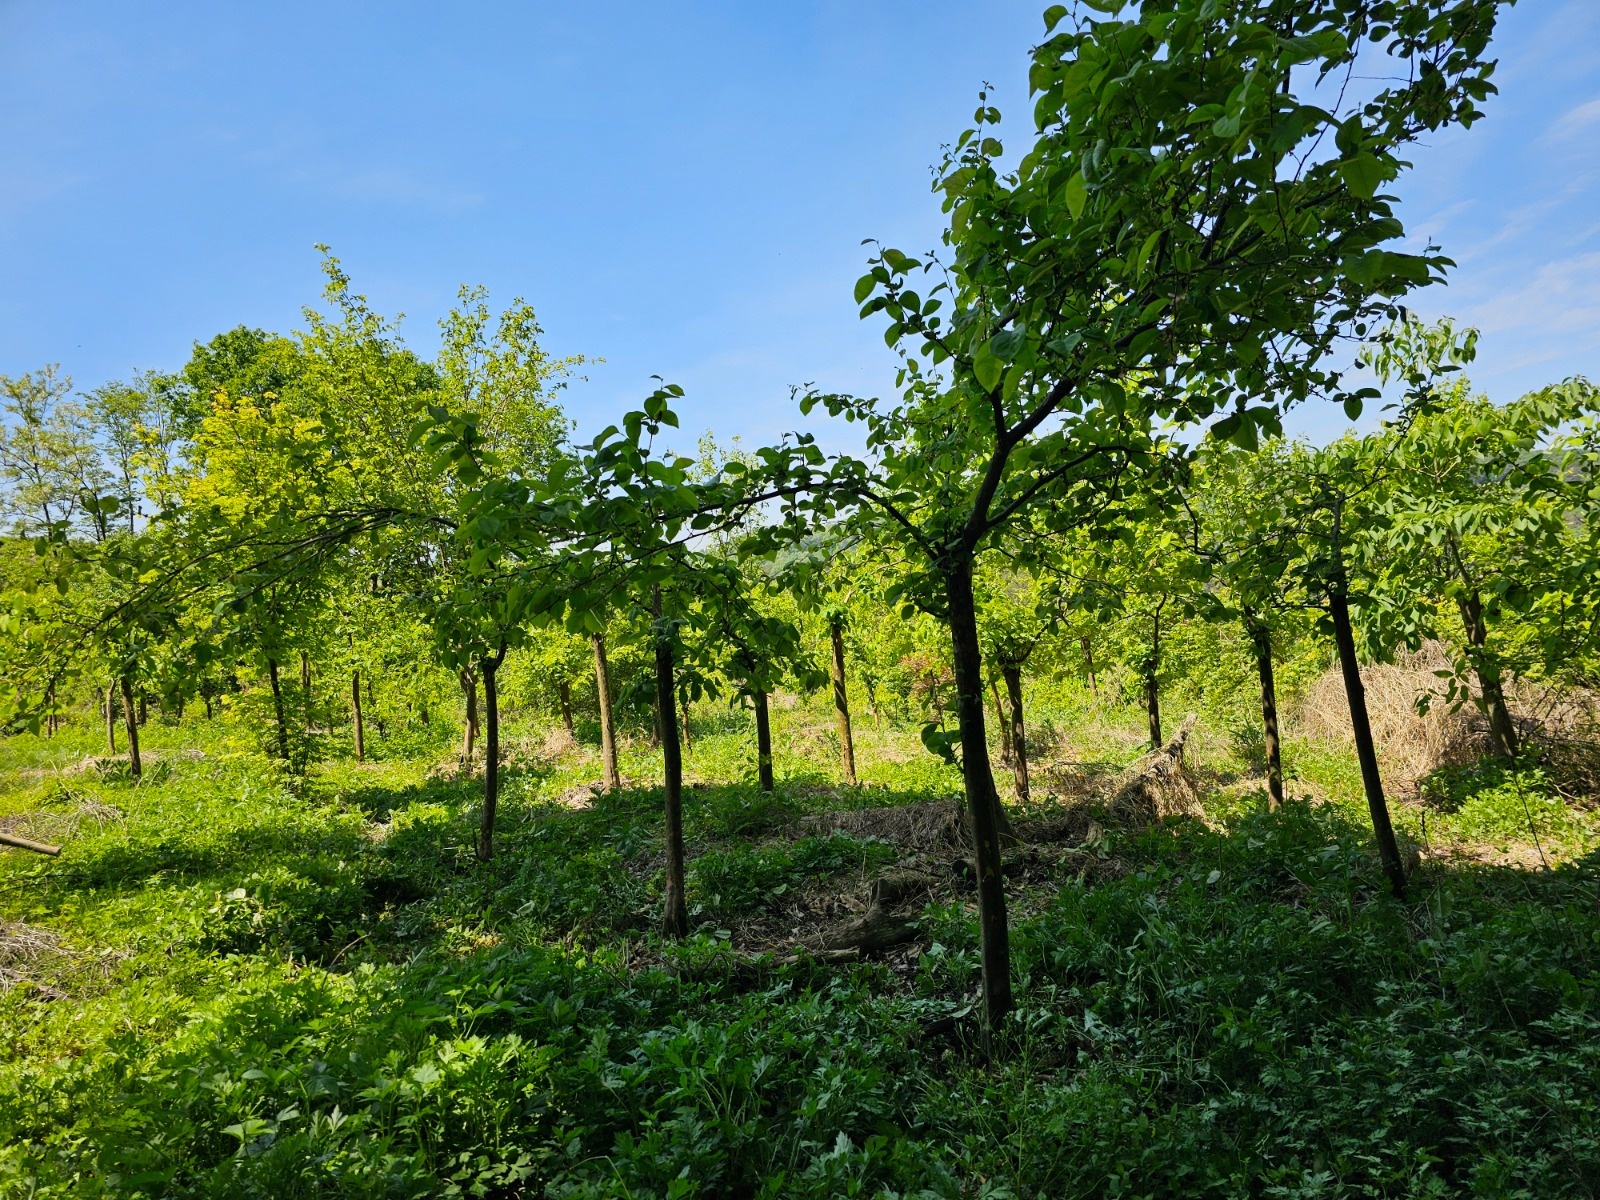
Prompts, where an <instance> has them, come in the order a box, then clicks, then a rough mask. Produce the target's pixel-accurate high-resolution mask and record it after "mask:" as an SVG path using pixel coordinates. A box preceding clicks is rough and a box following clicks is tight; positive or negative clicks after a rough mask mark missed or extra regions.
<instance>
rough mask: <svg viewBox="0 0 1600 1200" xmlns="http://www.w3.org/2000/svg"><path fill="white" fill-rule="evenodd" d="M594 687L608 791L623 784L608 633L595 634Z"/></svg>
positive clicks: (601, 756)
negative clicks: (607, 654) (608, 649)
mask: <svg viewBox="0 0 1600 1200" xmlns="http://www.w3.org/2000/svg"><path fill="white" fill-rule="evenodd" d="M593 641H594V687H595V693H596V694H597V695H598V697H599V700H600V767H601V770H602V771H603V772H604V773H605V786H606V791H608V792H613V791H616V789H617V788H619V787H621V786H622V775H621V773H620V772H619V771H618V770H617V725H616V717H615V715H614V713H613V711H612V708H611V667H610V664H608V663H607V662H606V635H605V634H603V633H597V634H595V635H594V638H593Z"/></svg>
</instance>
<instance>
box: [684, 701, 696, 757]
mask: <svg viewBox="0 0 1600 1200" xmlns="http://www.w3.org/2000/svg"><path fill="white" fill-rule="evenodd" d="M693 750H694V738H693V736H692V735H691V734H690V733H689V702H688V701H687V700H685V701H684V702H683V752H684V753H685V754H689V753H691V752H693Z"/></svg>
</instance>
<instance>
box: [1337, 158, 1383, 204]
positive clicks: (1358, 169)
mask: <svg viewBox="0 0 1600 1200" xmlns="http://www.w3.org/2000/svg"><path fill="white" fill-rule="evenodd" d="M1339 174H1340V175H1342V176H1344V181H1345V183H1346V184H1347V185H1348V186H1349V188H1350V190H1351V192H1353V193H1354V194H1355V195H1356V196H1357V197H1359V198H1360V199H1362V200H1371V199H1372V197H1373V196H1374V195H1376V194H1377V191H1378V185H1379V184H1381V183H1382V182H1383V179H1384V174H1385V172H1384V169H1383V164H1382V163H1380V162H1379V161H1378V160H1377V158H1376V157H1375V156H1373V155H1371V154H1358V155H1356V156H1355V157H1354V158H1347V159H1345V160H1344V161H1343V162H1341V163H1340V164H1339Z"/></svg>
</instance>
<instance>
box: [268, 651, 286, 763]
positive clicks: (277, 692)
mask: <svg viewBox="0 0 1600 1200" xmlns="http://www.w3.org/2000/svg"><path fill="white" fill-rule="evenodd" d="M267 681H268V682H269V683H271V684H272V715H273V716H274V717H275V718H276V719H277V722H278V758H279V759H280V760H281V761H282V762H288V761H289V722H288V719H287V718H286V717H285V716H284V713H283V684H282V683H280V682H279V680H278V660H277V659H275V658H269V659H267Z"/></svg>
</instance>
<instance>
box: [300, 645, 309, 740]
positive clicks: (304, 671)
mask: <svg viewBox="0 0 1600 1200" xmlns="http://www.w3.org/2000/svg"><path fill="white" fill-rule="evenodd" d="M300 696H301V698H302V701H303V704H304V708H305V713H304V716H305V724H306V728H307V729H310V728H311V660H310V659H309V658H307V657H306V652H305V651H304V650H302V651H300Z"/></svg>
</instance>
